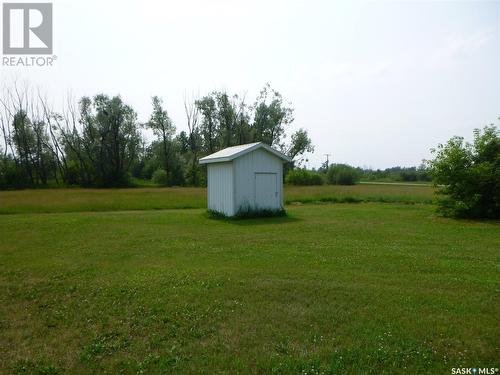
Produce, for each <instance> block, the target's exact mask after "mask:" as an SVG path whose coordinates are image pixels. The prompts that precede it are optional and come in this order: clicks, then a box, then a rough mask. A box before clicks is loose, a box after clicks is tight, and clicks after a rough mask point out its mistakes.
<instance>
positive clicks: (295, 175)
mask: <svg viewBox="0 0 500 375" xmlns="http://www.w3.org/2000/svg"><path fill="white" fill-rule="evenodd" d="M286 183H287V184H291V185H323V176H322V175H321V174H319V173H318V172H313V171H308V170H307V169H293V170H291V171H290V172H288V174H287V176H286Z"/></svg>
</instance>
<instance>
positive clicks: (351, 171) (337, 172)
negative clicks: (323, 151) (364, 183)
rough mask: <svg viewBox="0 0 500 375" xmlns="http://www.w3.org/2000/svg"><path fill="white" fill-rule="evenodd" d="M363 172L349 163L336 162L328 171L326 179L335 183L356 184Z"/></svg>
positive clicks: (330, 182)
mask: <svg viewBox="0 0 500 375" xmlns="http://www.w3.org/2000/svg"><path fill="white" fill-rule="evenodd" d="M360 177H361V174H360V172H359V170H358V169H356V168H354V167H351V166H350V165H347V164H334V165H332V166H331V167H330V168H328V171H327V173H326V180H327V182H328V183H329V184H333V185H354V184H356V182H358V181H359V179H360Z"/></svg>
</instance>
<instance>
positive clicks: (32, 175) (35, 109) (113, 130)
mask: <svg viewBox="0 0 500 375" xmlns="http://www.w3.org/2000/svg"><path fill="white" fill-rule="evenodd" d="M151 104H152V110H151V115H150V116H149V120H148V121H147V122H145V123H140V122H139V121H138V116H137V112H136V111H135V110H134V109H133V108H132V107H131V106H130V105H128V104H127V103H125V102H124V101H123V99H122V98H121V97H120V96H114V97H110V96H107V95H104V94H100V95H96V96H94V97H92V98H90V97H83V98H81V99H80V100H78V101H77V102H75V101H72V100H67V101H66V104H65V105H64V107H63V108H62V110H60V111H55V110H53V108H52V107H51V106H50V105H49V101H48V100H47V98H46V97H44V96H42V95H41V94H40V93H39V92H35V91H34V90H32V89H30V88H29V87H27V86H24V87H21V86H19V85H17V84H13V85H12V86H10V87H5V88H4V90H3V92H2V95H1V96H0V126H1V127H0V131H1V135H2V142H0V188H24V187H37V186H47V185H52V184H56V185H80V186H89V187H90V186H96V187H116V186H127V185H130V184H131V181H132V180H133V178H137V179H151V178H152V177H153V175H156V176H161V177H162V178H161V182H162V184H164V185H169V186H172V185H176V186H186V185H187V186H203V185H204V184H205V180H206V176H205V173H206V172H205V170H204V169H203V168H201V167H200V165H199V164H198V160H199V158H200V157H203V156H205V155H208V154H211V153H213V152H216V151H218V150H220V149H223V148H226V147H230V146H235V145H239V144H245V143H251V142H264V143H266V144H268V145H270V146H272V147H274V148H276V149H278V150H280V151H282V152H283V153H285V154H287V155H288V156H289V157H290V158H291V159H292V160H293V162H292V163H291V165H289V166H288V168H293V167H294V166H300V165H301V164H302V163H303V162H304V158H305V154H306V153H307V152H312V151H313V146H312V143H311V139H310V138H309V136H308V133H307V131H306V130H304V129H299V130H297V131H295V132H294V133H292V134H289V130H290V125H291V124H292V122H293V121H294V118H293V108H292V107H291V105H290V104H289V103H288V102H286V101H285V99H284V98H283V97H282V95H281V94H280V93H279V92H278V91H276V90H274V89H273V88H271V86H270V85H269V84H267V85H265V86H264V88H263V89H262V90H261V92H260V93H259V95H258V96H257V98H256V99H255V100H254V101H253V102H252V103H247V102H246V100H245V98H244V97H240V96H238V95H231V94H228V93H227V92H224V91H214V92H211V93H209V94H207V95H205V96H202V97H195V98H184V110H185V121H186V125H187V130H186V131H181V132H177V130H176V126H175V124H174V123H173V121H172V120H171V118H170V117H169V115H168V112H167V110H166V108H165V105H164V103H163V101H162V99H161V98H160V97H158V96H155V97H153V98H152V103H151ZM146 130H150V131H152V133H153V134H154V139H153V140H151V141H149V142H148V141H147V140H146V137H145V131H146Z"/></svg>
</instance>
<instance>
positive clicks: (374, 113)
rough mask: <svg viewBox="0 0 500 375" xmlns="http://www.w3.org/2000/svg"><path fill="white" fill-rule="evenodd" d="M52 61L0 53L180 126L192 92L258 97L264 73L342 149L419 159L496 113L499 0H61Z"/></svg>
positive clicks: (53, 87) (59, 86)
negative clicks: (159, 108) (155, 105)
mask: <svg viewBox="0 0 500 375" xmlns="http://www.w3.org/2000/svg"><path fill="white" fill-rule="evenodd" d="M53 4H54V38H55V39H54V53H55V55H57V57H58V59H57V61H56V63H55V66H54V67H53V68H13V67H0V78H1V80H2V81H7V80H9V79H12V77H16V78H17V79H22V80H25V79H26V80H29V81H30V82H31V83H32V84H33V85H35V86H39V87H41V88H42V89H43V90H44V91H46V92H48V93H49V94H50V96H51V97H52V98H53V100H54V101H56V102H57V101H60V100H61V98H62V97H63V96H64V95H65V94H66V93H67V92H68V91H69V90H71V91H72V93H73V95H75V96H77V97H80V96H82V95H94V94H97V93H106V94H109V95H115V94H120V95H121V96H122V97H123V99H124V100H125V101H126V102H127V103H129V104H131V105H132V106H133V107H134V108H135V109H136V111H137V112H138V113H139V118H140V120H141V121H145V120H147V118H148V116H149V113H150V108H151V99H150V98H151V96H152V95H159V96H161V97H162V98H163V99H164V101H165V106H166V108H167V110H168V111H169V114H170V116H171V117H172V119H173V120H174V122H175V125H176V126H177V129H178V131H180V130H184V129H186V122H185V118H184V112H183V97H184V94H185V92H186V91H187V92H188V93H192V92H195V93H199V94H200V95H203V94H205V93H208V92H210V91H212V90H215V89H217V90H227V91H228V92H230V93H238V94H243V95H246V98H247V100H248V101H249V102H253V100H254V98H255V97H256V95H257V94H258V91H259V89H260V88H262V87H263V85H264V84H265V83H266V82H269V83H270V84H271V86H272V87H273V88H275V89H277V90H278V91H280V92H281V93H282V95H283V96H284V97H285V98H286V99H287V100H289V101H290V102H291V103H292V106H293V107H294V108H295V122H294V123H293V126H292V128H291V129H290V130H295V129H298V128H300V127H303V128H306V129H307V130H308V131H309V134H310V136H311V138H312V140H313V143H314V145H315V148H316V150H315V152H314V154H313V155H311V156H310V158H309V160H310V163H309V165H310V166H313V167H318V166H319V165H320V164H321V162H322V161H323V160H324V159H325V156H324V154H326V153H329V154H333V160H334V161H335V162H346V163H349V164H352V165H355V166H369V167H374V168H385V167H390V166H395V165H404V166H411V165H418V164H419V163H420V162H421V160H422V159H424V158H428V157H429V149H430V148H431V147H434V146H435V145H436V144H437V143H439V142H445V141H446V140H447V139H448V138H450V137H451V136H453V135H464V136H467V138H470V135H471V133H472V130H473V129H474V128H476V127H482V126H484V125H486V124H490V123H493V122H495V123H497V125H498V121H497V118H498V116H500V1H493V2H476V1H471V2H448V1H446V2H445V1H443V2H422V1H419V2H406V1H404V2H386V1H383V2H382V1H374V2H352V1H345V2H333V1H328V0H325V1H290V0H287V1H270V0H267V1H260V0H251V1H250V0H245V1H238V0H215V1H213V0H211V1H208V0H182V1H180V0H179V1H173V0H172V1H139V0H137V1H124V0H119V1H118V0H117V1H109V0H106V1H102V0H101V1H97V0H96V1H93V0H85V1H75V0H54V1H53Z"/></svg>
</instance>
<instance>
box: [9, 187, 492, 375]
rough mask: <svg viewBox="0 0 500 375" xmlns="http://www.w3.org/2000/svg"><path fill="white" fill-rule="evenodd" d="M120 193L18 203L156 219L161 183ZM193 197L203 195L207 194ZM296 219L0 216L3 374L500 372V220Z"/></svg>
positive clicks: (405, 214) (179, 214)
mask: <svg viewBox="0 0 500 375" xmlns="http://www.w3.org/2000/svg"><path fill="white" fill-rule="evenodd" d="M355 188H357V187H355ZM363 188H364V186H363ZM167 191H170V190H167ZM80 192H82V191H80ZM113 192H115V191H104V192H102V191H96V192H95V193H96V195H97V197H94V198H93V200H92V202H91V203H88V202H86V201H87V200H88V196H87V197H86V198H85V199H84V198H83V197H82V198H81V200H75V198H74V197H73V198H71V199H69V197H68V195H63V196H61V199H59V200H57V201H53V202H52V205H49V204H48V202H37V200H36V199H33V201H31V202H29V203H26V205H25V206H23V207H22V210H28V209H30V210H33V211H35V210H41V207H44V209H47V207H48V208H50V210H52V211H58V210H68V209H70V208H72V209H78V210H81V209H82V207H89V208H91V209H94V210H95V209H98V208H100V209H103V208H105V209H110V208H111V207H114V208H115V209H118V210H120V209H123V208H127V207H128V208H134V209H139V208H140V207H141V205H142V207H152V208H159V207H158V203H157V202H158V201H159V197H158V196H157V194H160V192H156V190H155V191H152V192H151V195H152V196H151V197H150V198H148V194H145V193H144V194H143V193H142V189H141V190H137V191H135V193H134V191H133V190H125V191H124V190H120V191H116V192H117V193H119V194H123V195H121V198H122V199H123V200H122V201H120V199H119V198H117V197H116V198H113V199H116V200H113V199H111V201H110V202H109V203H106V201H105V199H106V198H104V197H103V196H106V197H107V198H110V197H111V196H112V195H113V194H112V193H113ZM161 192H163V191H161ZM165 192H166V191H165ZM298 192H299V190H296V189H289V190H288V191H287V194H288V196H289V197H293V196H294V194H298ZM344 192H345V193H346V194H347V193H349V194H351V193H353V191H350V190H348V189H346V191H344ZM357 192H359V191H357ZM84 193H87V191H85V192H84ZM393 193H394V192H393V191H391V192H390V194H393ZM1 194H2V199H3V198H4V197H5V194H6V193H1ZM8 194H14V193H8ZM37 194H38V192H37ZM89 194H90V193H89ZM134 194H136V195H134ZM182 194H183V193H182V192H179V194H178V196H182ZM186 194H187V193H186ZM193 194H194V197H193V202H197V199H199V200H200V202H203V199H204V198H202V190H200V193H199V194H198V192H196V191H195V193H193ZM308 194H310V196H314V197H318V196H319V197H321V196H322V194H329V192H328V191H326V190H325V191H322V190H309V191H308ZM360 194H361V193H360ZM28 195H29V194H28ZM165 195H168V194H165ZM55 196H56V195H55ZM55 196H54V197H55ZM18 199H20V198H18ZM162 199H166V200H168V199H170V198H168V197H167V198H166V197H163V198H162ZM290 199H294V198H290ZM295 199H296V198H295ZM145 200H146V202H145ZM179 201H180V199H177V201H176V200H174V199H172V200H170V201H168V202H169V203H168V204H179V206H181V205H182V204H183V203H182V202H179ZM19 202H23V200H22V199H20V201H19ZM155 202H156V203H155ZM162 202H163V201H162ZM200 204H201V203H200ZM1 205H2V210H3V212H4V213H5V212H6V204H5V201H2V202H1ZM7 206H9V204H7ZM17 207H18V206H16V205H14V204H12V203H10V208H9V209H10V210H11V211H16V210H18V208H17ZM287 212H288V216H286V217H279V218H267V219H255V220H243V221H226V220H211V219H209V218H208V215H207V213H206V210H205V209H191V210H163V211H155V210H149V211H122V212H76V213H53V214H39V213H33V214H22V215H19V214H13V215H2V216H0V239H1V242H0V358H1V361H0V372H2V373H36V374H57V373H67V374H88V373H104V372H106V373H112V374H118V373H147V374H150V373H175V374H181V373H193V374H214V373H226V374H236V373H262V374H272V373H275V374H279V373H282V374H290V373H292V374H294V373H296V374H305V373H307V374H320V373H327V374H339V373H353V374H358V373H371V374H380V373H387V374H392V373H402V374H411V373H431V374H436V373H443V374H449V373H451V368H452V367H462V366H463V367H477V366H479V367H498V366H499V364H500V363H499V360H498V359H499V358H500V356H499V354H500V353H499V345H498V340H499V338H500V325H499V324H498V322H499V321H498V316H499V314H500V305H499V299H498V297H499V295H498V293H499V290H500V276H499V272H498V271H499V263H500V254H499V249H500V236H499V235H498V234H499V232H500V231H499V229H500V226H499V224H498V223H494V222H468V221H454V220H449V219H443V218H438V217H436V216H434V213H433V212H434V208H433V206H432V205H421V204H416V205H407V204H378V203H369V204H355V205H351V204H328V205H301V206H289V207H287Z"/></svg>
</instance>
